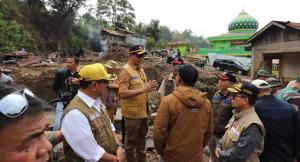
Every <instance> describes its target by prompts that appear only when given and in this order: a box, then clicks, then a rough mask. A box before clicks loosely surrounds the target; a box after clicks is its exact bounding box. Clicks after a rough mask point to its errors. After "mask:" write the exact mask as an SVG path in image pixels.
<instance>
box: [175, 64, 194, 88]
mask: <svg viewBox="0 0 300 162" xmlns="http://www.w3.org/2000/svg"><path fill="white" fill-rule="evenodd" d="M178 73H179V76H180V78H181V80H182V81H183V82H184V83H185V84H188V85H191V86H192V85H194V84H195V83H196V82H197V80H198V71H197V69H196V68H195V67H194V66H192V65H190V64H186V65H183V66H182V67H180V69H179V70H178Z"/></svg>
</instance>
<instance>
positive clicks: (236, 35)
mask: <svg viewBox="0 0 300 162" xmlns="http://www.w3.org/2000/svg"><path fill="white" fill-rule="evenodd" d="M253 34H254V33H252V32H251V33H227V34H222V35H218V36H213V37H208V38H207V39H208V40H209V41H216V40H247V39H248V38H250V37H251V36H252V35H253Z"/></svg>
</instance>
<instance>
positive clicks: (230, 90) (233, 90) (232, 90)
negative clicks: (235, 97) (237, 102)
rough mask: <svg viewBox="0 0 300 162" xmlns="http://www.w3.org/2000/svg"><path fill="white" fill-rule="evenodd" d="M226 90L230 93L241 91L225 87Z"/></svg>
mask: <svg viewBox="0 0 300 162" xmlns="http://www.w3.org/2000/svg"><path fill="white" fill-rule="evenodd" d="M227 90H228V91H229V92H231V93H239V92H241V91H240V90H238V89H236V88H227Z"/></svg>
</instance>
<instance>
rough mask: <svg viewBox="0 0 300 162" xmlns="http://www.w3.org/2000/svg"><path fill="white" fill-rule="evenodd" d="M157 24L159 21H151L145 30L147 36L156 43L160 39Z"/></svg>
mask: <svg viewBox="0 0 300 162" xmlns="http://www.w3.org/2000/svg"><path fill="white" fill-rule="evenodd" d="M159 23H160V22H159V20H151V22H150V24H149V26H148V27H147V29H146V32H147V36H148V37H152V38H154V40H155V41H156V42H158V41H159V39H160V31H159Z"/></svg>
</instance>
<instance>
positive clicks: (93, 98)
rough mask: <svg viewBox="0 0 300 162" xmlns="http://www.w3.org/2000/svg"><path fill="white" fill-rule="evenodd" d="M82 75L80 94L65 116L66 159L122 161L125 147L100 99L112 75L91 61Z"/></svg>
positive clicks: (71, 103) (63, 128) (68, 107)
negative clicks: (116, 135) (118, 137)
mask: <svg viewBox="0 0 300 162" xmlns="http://www.w3.org/2000/svg"><path fill="white" fill-rule="evenodd" d="M79 76H80V77H79V85H80V89H79V90H78V94H77V95H76V96H75V97H74V98H73V99H72V101H71V102H70V104H69V105H68V106H67V108H66V109H65V111H64V113H63V117H62V127H61V130H62V133H63V135H64V137H65V139H64V141H63V144H64V152H65V157H66V161H95V162H96V161H122V160H123V157H122V156H123V152H124V149H123V147H122V144H121V143H119V142H118V140H117V139H116V138H115V133H114V131H115V128H114V126H113V124H112V123H111V121H110V119H109V116H108V114H107V112H106V110H105V105H104V104H102V101H101V99H100V96H102V95H103V93H104V91H105V89H106V85H107V84H108V82H109V77H110V75H109V74H108V73H107V71H106V70H105V67H104V66H103V65H102V64H91V65H86V66H84V67H83V68H82V69H81V70H80V71H79Z"/></svg>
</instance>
